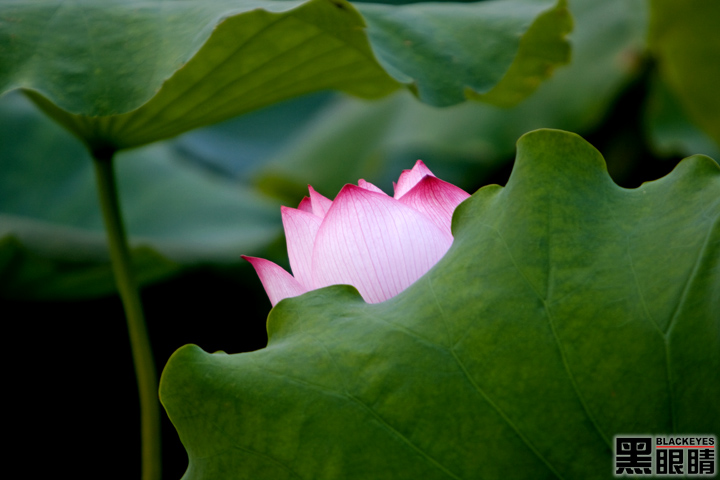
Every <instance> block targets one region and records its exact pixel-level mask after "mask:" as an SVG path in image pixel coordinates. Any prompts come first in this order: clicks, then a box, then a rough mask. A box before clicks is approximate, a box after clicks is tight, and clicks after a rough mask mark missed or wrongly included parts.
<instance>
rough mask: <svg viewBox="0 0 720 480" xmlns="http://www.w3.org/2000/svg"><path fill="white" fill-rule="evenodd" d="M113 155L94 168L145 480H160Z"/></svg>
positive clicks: (147, 353) (145, 351)
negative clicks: (136, 406) (124, 330)
mask: <svg viewBox="0 0 720 480" xmlns="http://www.w3.org/2000/svg"><path fill="white" fill-rule="evenodd" d="M114 153H115V152H114V151H112V150H103V151H95V152H93V160H94V161H93V164H94V165H95V177H96V179H97V185H98V193H99V196H100V206H101V209H102V214H103V220H104V222H105V229H106V230H107V234H108V243H109V246H110V259H111V261H112V267H113V273H114V275H115V283H116V284H117V287H118V290H119V292H120V298H121V299H122V303H123V307H124V309H125V317H126V318H127V323H128V332H129V334H130V347H131V349H132V356H133V363H134V364H135V375H136V377H137V382H138V390H139V393H140V416H141V439H142V480H160V472H161V469H160V463H161V456H160V402H159V400H158V398H157V391H158V384H157V374H156V372H155V362H154V360H153V354H152V349H151V348H150V340H149V338H148V333H147V328H146V326H145V318H144V316H143V311H142V305H141V303H140V294H139V292H138V288H137V284H136V283H135V277H134V276H133V272H132V264H131V261H130V251H129V249H128V242H127V236H126V235H125V228H124V226H123V222H122V215H121V213H120V205H119V202H118V194H117V187H116V185H115V175H114V170H113V156H114Z"/></svg>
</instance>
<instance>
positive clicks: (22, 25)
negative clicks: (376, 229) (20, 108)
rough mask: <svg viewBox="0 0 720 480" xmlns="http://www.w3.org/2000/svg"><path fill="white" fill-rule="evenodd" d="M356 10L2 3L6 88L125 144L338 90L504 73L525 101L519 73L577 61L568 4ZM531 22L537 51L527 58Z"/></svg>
mask: <svg viewBox="0 0 720 480" xmlns="http://www.w3.org/2000/svg"><path fill="white" fill-rule="evenodd" d="M361 9H362V11H363V12H364V13H363V15H364V16H366V17H367V30H366V24H365V20H364V18H363V15H361V14H360V13H358V11H357V10H356V9H355V7H353V6H352V5H350V4H349V3H347V2H346V1H345V0H309V1H307V2H304V3H303V2H288V1H268V0H240V1H234V0H233V1H229V0H212V1H206V2H194V1H174V2H159V1H157V2H139V1H126V0H122V1H121V0H111V1H103V2H98V1H91V0H84V1H83V0H75V1H66V2H55V1H52V2H51V1H42V0H41V1H33V2H5V3H3V4H2V5H0V22H2V23H0V26H1V27H2V28H0V32H2V33H0V91H3V92H4V91H7V90H11V89H14V88H24V89H26V90H27V91H28V92H29V94H30V95H31V96H32V98H33V99H34V100H35V101H36V102H37V103H38V104H40V105H41V106H42V107H43V108H44V109H45V110H46V111H47V112H48V113H49V114H50V115H52V116H53V117H54V118H55V119H57V120H59V121H60V122H61V123H63V124H64V125H65V126H67V127H68V128H70V129H71V130H72V131H74V132H75V133H76V134H77V135H78V136H79V137H80V138H81V139H83V140H84V141H85V142H86V143H88V144H89V146H90V147H91V148H92V149H101V148H126V147H132V146H137V145H142V144H145V143H149V142H153V141H155V140H158V139H161V138H166V137H170V136H174V135H177V134H178V133H181V132H184V131H186V130H190V129H192V128H196V127H198V126H202V125H206V124H210V123H215V122H218V121H220V120H224V119H227V118H230V117H232V116H235V115H239V114H241V113H244V112H247V111H250V110H253V109H256V108H259V107H261V106H264V105H268V104H271V103H274V102H278V101H280V100H282V99H285V98H289V97H293V96H298V95H301V94H303V93H307V92H311V91H316V90H322V89H329V88H334V89H340V90H344V91H346V92H348V93H352V94H354V95H359V96H362V97H368V98H374V97H378V96H381V95H385V94H387V93H389V92H391V91H393V90H395V89H396V88H398V87H400V86H401V85H404V84H408V85H410V86H411V87H412V88H413V89H414V90H415V91H417V92H418V95H419V96H420V98H421V99H423V100H424V101H427V102H431V103H434V104H448V103H456V102H459V101H462V100H464V99H465V98H466V90H467V91H468V93H469V92H473V91H474V92H477V93H480V94H482V93H487V92H488V91H489V90H491V89H492V88H493V87H495V85H497V84H498V83H499V82H501V80H503V81H506V82H509V83H508V84H509V85H510V87H508V90H509V91H510V94H512V93H513V92H515V93H517V97H518V99H519V98H520V97H522V96H524V95H526V94H527V93H529V92H530V91H531V90H532V89H531V88H527V87H528V86H527V85H524V84H522V80H521V78H514V77H515V76H517V75H519V76H521V77H522V76H525V75H527V76H528V78H530V77H532V81H531V83H534V82H536V80H537V78H539V77H545V76H547V75H548V74H549V70H551V69H552V67H553V66H554V65H556V64H559V63H564V62H566V61H567V57H568V47H567V44H566V42H565V41H564V39H563V38H562V37H563V36H564V35H565V33H567V30H568V28H569V20H568V16H567V12H566V10H565V8H564V3H563V1H562V0H498V1H492V2H479V3H473V4H453V3H445V4H441V5H411V6H402V7H395V6H383V5H375V6H374V5H370V4H364V5H362V7H361ZM548 15H550V16H551V17H552V18H548V17H547V16H548ZM536 19H542V21H540V25H538V26H535V25H534V22H535V20H536ZM531 30H532V32H533V33H532V36H531V37H532V38H531V39H530V40H532V39H535V38H537V40H538V41H542V42H543V46H544V48H543V50H542V52H537V51H536V52H535V54H533V53H532V52H527V48H525V49H524V50H523V52H524V53H523V54H522V55H518V49H519V48H520V43H521V41H522V40H523V38H524V35H525V34H526V33H527V32H530V31H531ZM548 51H549V52H551V53H546V52H548ZM537 55H540V57H539V58H536V56H537ZM376 56H377V58H379V60H380V63H379V62H378V59H376ZM515 60H517V62H515ZM517 63H519V65H516V64H517ZM525 64H527V65H525ZM508 71H510V72H509V75H510V76H511V77H513V78H509V79H507V80H504V79H503V77H504V76H505V73H506V72H508ZM512 85H515V87H513V86H512ZM518 89H519V90H518ZM516 90H517V92H516ZM504 95H508V93H507V92H506V93H504Z"/></svg>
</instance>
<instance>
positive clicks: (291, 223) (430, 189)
mask: <svg viewBox="0 0 720 480" xmlns="http://www.w3.org/2000/svg"><path fill="white" fill-rule="evenodd" d="M393 185H394V187H395V195H394V197H390V196H389V195H387V194H385V193H384V192H383V191H382V190H380V189H379V188H377V187H376V186H375V185H372V184H371V183H368V182H366V181H365V180H360V181H359V182H358V185H357V186H355V185H345V186H344V187H343V189H342V190H340V193H339V194H338V195H337V197H336V198H335V201H331V200H330V199H328V198H325V197H323V196H322V195H320V194H319V193H317V192H316V191H315V190H313V188H312V187H308V189H309V191H310V197H309V198H308V197H305V198H303V199H302V201H301V202H300V205H298V208H297V209H295V208H288V207H281V211H282V221H283V227H284V228H285V236H286V238H287V247H288V255H289V256H290V266H291V267H292V271H293V274H294V276H293V275H290V274H289V273H288V272H286V271H285V270H284V269H283V268H282V267H280V266H278V265H276V264H275V263H273V262H271V261H269V260H265V259H262V258H256V257H247V256H243V258H244V259H245V260H247V261H249V262H250V263H251V264H252V266H253V267H255V271H256V272H257V274H258V276H259V277H260V281H261V282H262V284H263V287H265V291H266V292H267V294H268V297H270V302H271V303H272V304H273V306H275V305H276V304H277V303H278V302H279V301H280V300H282V299H284V298H287V297H295V296H297V295H301V294H303V293H305V292H307V291H309V290H314V289H316V288H322V287H326V286H328V285H336V284H348V285H352V286H354V287H355V288H357V289H358V291H359V292H360V295H362V297H363V298H364V299H365V301H366V302H368V303H378V302H382V301H385V300H387V299H388V298H391V297H394V296H395V295H397V294H398V293H400V292H402V291H403V290H405V289H406V288H407V287H409V286H410V285H411V284H412V283H413V282H415V280H417V279H418V278H420V277H421V276H422V275H424V274H425V272H427V271H428V270H430V268H432V266H433V265H435V264H436V263H437V261H438V260H440V258H442V256H443V255H445V252H447V250H448V249H449V248H450V245H451V244H452V241H453V237H452V232H451V231H450V223H451V220H452V214H453V211H454V210H455V207H457V206H458V205H459V204H460V202H462V201H463V200H465V199H466V198H468V197H469V196H470V195H468V194H467V193H466V192H465V191H463V190H462V189H460V188H458V187H456V186H455V185H452V184H450V183H447V182H444V181H442V180H440V179H439V178H437V177H436V176H435V175H433V174H432V172H431V171H430V170H429V169H428V168H427V167H426V166H425V164H424V163H423V162H422V161H420V160H418V161H417V163H416V164H415V167H413V169H412V170H405V171H403V173H402V174H401V175H400V178H399V179H398V182H397V184H393Z"/></svg>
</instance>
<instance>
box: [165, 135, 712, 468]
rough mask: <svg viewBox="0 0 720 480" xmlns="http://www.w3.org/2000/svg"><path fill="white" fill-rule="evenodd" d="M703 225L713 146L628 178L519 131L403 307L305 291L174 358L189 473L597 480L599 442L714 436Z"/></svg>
mask: <svg viewBox="0 0 720 480" xmlns="http://www.w3.org/2000/svg"><path fill="white" fill-rule="evenodd" d="M719 219H720V168H718V165H717V164H716V163H715V162H713V161H712V160H711V159H709V158H707V157H702V156H695V157H691V158H688V159H686V160H684V161H683V162H682V163H680V165H679V166H678V167H677V168H676V169H675V171H673V173H672V174H671V175H668V176H666V177H664V178H662V179H660V180H657V181H654V182H650V183H646V184H644V185H643V186H642V187H639V188H637V189H633V190H627V189H623V188H620V187H618V186H617V185H616V184H615V183H614V182H613V181H612V180H611V179H610V177H609V176H608V174H607V171H606V170H605V165H604V162H603V158H602V156H601V155H600V154H599V153H598V152H597V151H596V150H595V149H594V148H593V147H591V146H590V145H589V144H588V143H587V142H585V141H584V140H582V139H581V138H579V137H578V136H576V135H574V134H570V133H566V132H561V131H555V130H543V131H536V132H533V133H530V134H527V135H525V136H524V137H523V138H521V139H520V141H519V142H518V153H517V159H516V164H515V167H514V170H513V173H512V175H511V178H510V181H509V182H508V184H507V186H506V187H504V188H503V187H499V186H496V185H495V186H488V187H484V188H482V189H480V190H479V191H478V192H477V193H475V195H473V196H472V198H471V199H468V200H467V201H466V202H464V203H463V204H462V205H461V206H460V207H459V208H458V209H457V210H456V212H455V216H454V221H453V232H454V235H455V242H454V244H453V246H452V248H451V249H450V251H449V252H448V253H447V255H446V256H445V257H444V258H443V259H442V260H441V261H440V262H439V263H438V264H437V265H436V266H435V267H434V268H433V269H432V270H430V272H428V273H427V274H426V275H425V276H424V277H422V278H421V279H420V280H418V281H417V282H416V283H415V284H414V285H412V286H411V287H410V288H409V289H407V290H406V291H405V292H403V293H401V294H400V295H398V296H397V297H395V298H393V299H391V300H388V301H386V302H383V303H380V304H374V305H369V304H365V303H364V302H363V301H362V299H361V298H360V296H359V295H358V294H357V292H356V291H355V290H354V289H353V288H351V287H347V286H332V287H328V288H324V289H320V290H316V291H312V292H309V293H307V294H305V295H302V296H300V297H296V298H290V299H286V300H283V301H282V302H280V303H279V304H278V305H277V306H276V308H275V309H273V310H272V311H271V313H270V316H269V318H268V334H269V337H270V338H269V343H268V346H267V348H265V349H262V350H259V351H256V352H252V353H244V354H239V355H227V354H224V353H217V354H207V353H205V352H203V351H202V350H201V349H199V348H197V347H194V346H187V347H184V348H182V349H180V350H179V351H177V352H176V353H175V355H174V356H173V357H172V358H171V359H170V361H169V363H168V365H167V367H166V369H165V372H164V374H163V378H162V381H161V399H162V401H163V404H164V405H165V407H166V409H167V411H168V413H169V416H170V418H171V420H172V421H173V422H174V424H175V425H176V427H177V429H178V431H179V433H180V436H181V439H182V440H183V443H184V445H185V446H186V448H187V451H188V454H189V457H190V466H189V469H188V472H187V474H186V476H185V477H184V478H186V480H195V479H210V478H227V479H231V478H238V479H239V478H249V479H258V478H273V479H282V478H314V479H325V478H327V479H336V478H347V479H354V478H358V479H366V478H373V479H398V478H408V479H416V478H423V479H435V478H438V479H440V478H443V479H445V478H456V479H459V478H498V477H500V476H502V475H503V474H505V473H506V472H507V471H510V469H512V472H513V475H514V477H515V478H528V479H537V478H555V477H558V478H607V477H608V476H609V470H610V468H611V451H612V450H611V442H612V438H613V435H615V434H618V433H648V432H668V433H669V432H717V431H718V429H720V417H718V415H717V408H716V403H717V398H719V397H720V383H719V382H718V381H717V372H718V371H720V338H719V337H718V331H720V295H718V292H720V220H719ZM713 412H714V413H713Z"/></svg>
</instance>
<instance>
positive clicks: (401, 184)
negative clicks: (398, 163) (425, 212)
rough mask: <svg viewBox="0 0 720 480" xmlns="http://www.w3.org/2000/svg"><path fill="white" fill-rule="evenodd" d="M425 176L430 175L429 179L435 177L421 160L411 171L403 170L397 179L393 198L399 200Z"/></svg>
mask: <svg viewBox="0 0 720 480" xmlns="http://www.w3.org/2000/svg"><path fill="white" fill-rule="evenodd" d="M426 175H430V176H431V177H434V176H435V175H433V173H432V172H431V171H430V169H429V168H427V167H426V166H425V164H424V163H423V161H422V160H418V161H417V162H415V166H414V167H413V168H412V170H403V172H402V173H401V174H400V178H398V183H397V185H395V198H396V199H399V198H400V197H402V196H403V195H405V194H406V193H407V192H408V191H410V189H412V188H413V187H414V186H415V185H417V183H418V182H419V181H420V180H422V179H423V177H425V176H426Z"/></svg>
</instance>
